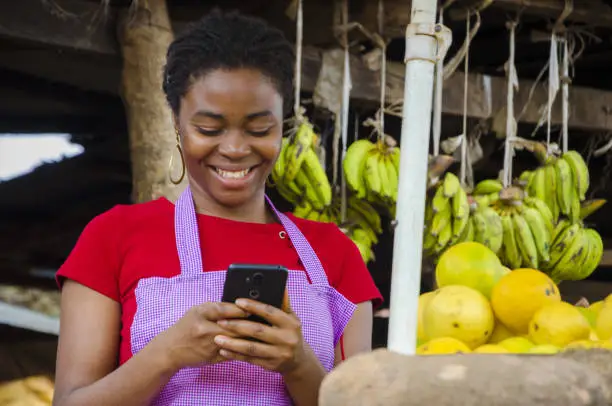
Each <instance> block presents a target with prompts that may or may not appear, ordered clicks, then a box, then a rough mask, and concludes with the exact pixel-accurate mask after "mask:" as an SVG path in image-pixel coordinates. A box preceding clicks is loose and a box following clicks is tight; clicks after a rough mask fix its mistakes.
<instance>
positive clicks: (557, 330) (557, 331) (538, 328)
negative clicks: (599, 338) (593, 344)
mask: <svg viewBox="0 0 612 406" xmlns="http://www.w3.org/2000/svg"><path fill="white" fill-rule="evenodd" d="M590 333H591V327H590V326H589V322H588V321H587V320H586V319H585V318H584V316H583V315H582V314H581V313H580V312H579V311H578V309H576V307H574V306H572V305H571V304H569V303H566V302H557V303H549V304H547V305H546V306H543V307H542V308H541V309H540V310H538V311H537V312H536V313H535V314H534V315H533V319H532V320H531V322H530V323H529V339H530V340H531V341H533V342H534V343H535V344H552V345H556V346H557V347H565V346H566V345H568V344H569V343H571V342H574V341H578V340H587V339H588V338H589V335H590Z"/></svg>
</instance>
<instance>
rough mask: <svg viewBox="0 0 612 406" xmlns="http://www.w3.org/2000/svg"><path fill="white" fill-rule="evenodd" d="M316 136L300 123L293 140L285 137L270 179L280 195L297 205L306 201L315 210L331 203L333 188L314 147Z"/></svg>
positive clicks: (308, 124)
mask: <svg viewBox="0 0 612 406" xmlns="http://www.w3.org/2000/svg"><path fill="white" fill-rule="evenodd" d="M318 139H319V137H318V136H317V135H316V134H315V132H314V130H313V128H312V125H311V124H310V123H309V122H308V121H303V122H302V123H301V124H300V126H299V127H298V129H297V132H296V134H295V136H294V137H293V138H292V139H289V138H284V139H283V141H282V142H283V143H282V148H281V152H280V155H279V157H278V159H277V160H276V164H275V165H274V168H273V169H272V174H271V178H272V181H273V182H274V186H275V187H276V188H277V189H278V192H279V194H280V195H281V196H282V197H283V198H284V199H286V200H287V201H288V202H290V203H292V204H294V205H296V204H298V203H299V202H302V201H305V202H307V203H308V204H309V205H310V206H311V207H313V208H314V209H316V210H317V211H323V209H324V208H325V207H327V206H329V205H330V204H331V200H332V189H331V185H330V184H329V180H328V179H327V175H326V173H325V170H324V169H323V166H322V165H321V163H320V162H319V158H318V156H317V153H316V152H315V149H314V148H315V147H316V145H317V143H318Z"/></svg>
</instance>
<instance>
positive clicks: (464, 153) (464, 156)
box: [459, 13, 478, 186]
mask: <svg viewBox="0 0 612 406" xmlns="http://www.w3.org/2000/svg"><path fill="white" fill-rule="evenodd" d="M476 14H477V15H478V13H476ZM470 25H471V15H468V17H467V18H466V19H465V32H466V34H465V43H466V47H465V49H466V52H465V59H464V62H463V70H464V75H463V130H462V131H463V133H462V134H461V166H460V168H459V181H460V182H461V185H462V186H465V180H466V170H467V165H468V162H467V160H468V145H467V144H468V141H467V118H468V114H467V107H468V83H469V81H468V77H469V72H470V42H471V40H470Z"/></svg>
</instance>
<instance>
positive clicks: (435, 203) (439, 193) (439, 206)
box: [431, 186, 450, 213]
mask: <svg viewBox="0 0 612 406" xmlns="http://www.w3.org/2000/svg"><path fill="white" fill-rule="evenodd" d="M449 205H450V200H448V198H447V197H446V196H444V188H443V187H441V186H438V188H437V189H436V193H434V196H433V199H432V201H431V207H432V208H433V211H434V213H439V212H441V211H444V210H448V207H449Z"/></svg>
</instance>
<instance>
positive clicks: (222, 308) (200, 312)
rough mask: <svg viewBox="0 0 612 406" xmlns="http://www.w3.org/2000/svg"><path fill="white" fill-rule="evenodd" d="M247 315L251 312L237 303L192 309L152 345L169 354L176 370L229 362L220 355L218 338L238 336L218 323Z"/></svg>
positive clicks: (202, 305)
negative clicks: (220, 335) (219, 336)
mask: <svg viewBox="0 0 612 406" xmlns="http://www.w3.org/2000/svg"><path fill="white" fill-rule="evenodd" d="M246 316H247V313H246V312H245V311H244V310H242V309H241V308H240V307H238V306H236V305H235V304H233V303H223V302H220V303H219V302H207V303H203V304H201V305H198V306H194V307H192V308H191V309H189V310H188V311H187V312H186V313H185V315H184V316H183V317H181V319H179V321H177V322H176V323H175V324H174V325H173V326H172V327H170V328H169V329H167V330H166V331H164V332H162V333H160V334H159V335H158V336H157V337H155V338H154V339H153V340H151V343H149V346H153V347H155V349H156V350H159V351H162V353H165V354H166V359H167V362H169V363H170V365H171V368H173V369H174V370H179V369H181V368H185V367H191V366H198V365H202V364H205V363H206V364H214V363H217V362H221V361H225V360H226V358H224V357H222V356H220V355H219V347H218V346H217V344H215V342H214V341H213V340H214V337H215V336H218V335H219V334H223V335H225V336H228V337H234V336H235V334H234V333H232V332H231V331H229V330H226V329H224V328H223V327H222V326H221V325H219V324H218V323H217V321H218V320H222V319H239V318H243V317H246Z"/></svg>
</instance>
